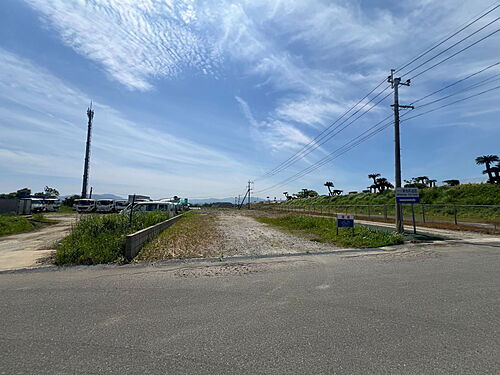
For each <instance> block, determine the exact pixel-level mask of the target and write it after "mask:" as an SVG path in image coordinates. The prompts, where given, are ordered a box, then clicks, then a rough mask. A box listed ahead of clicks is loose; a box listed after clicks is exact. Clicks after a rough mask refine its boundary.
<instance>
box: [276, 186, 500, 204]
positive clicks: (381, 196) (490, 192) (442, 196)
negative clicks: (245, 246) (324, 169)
mask: <svg viewBox="0 0 500 375" xmlns="http://www.w3.org/2000/svg"><path fill="white" fill-rule="evenodd" d="M420 201H421V203H431V204H496V205H500V185H492V184H467V185H459V186H437V187H434V188H427V189H421V190H420ZM392 203H394V191H393V190H388V191H385V192H383V193H377V194H372V193H357V194H349V195H340V196H335V197H329V196H325V195H320V196H318V197H314V198H304V199H294V200H291V201H288V202H284V203H282V204H283V205H290V206H336V205H356V204H359V205H363V204H392Z"/></svg>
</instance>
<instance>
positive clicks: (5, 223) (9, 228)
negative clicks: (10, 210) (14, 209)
mask: <svg viewBox="0 0 500 375" xmlns="http://www.w3.org/2000/svg"><path fill="white" fill-rule="evenodd" d="M32 229H34V225H33V224H32V223H30V222H29V220H27V219H26V218H25V217H23V216H18V215H0V236H4V235H7V234H13V233H20V232H27V231H29V230H32Z"/></svg>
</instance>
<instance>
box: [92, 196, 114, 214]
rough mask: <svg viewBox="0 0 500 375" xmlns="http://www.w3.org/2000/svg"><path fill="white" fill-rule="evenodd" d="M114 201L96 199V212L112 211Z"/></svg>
mask: <svg viewBox="0 0 500 375" xmlns="http://www.w3.org/2000/svg"><path fill="white" fill-rule="evenodd" d="M114 207H115V206H114V202H113V200H112V199H98V200H97V201H96V211H97V212H113V210H114Z"/></svg>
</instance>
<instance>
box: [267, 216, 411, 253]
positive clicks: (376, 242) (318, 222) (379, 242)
mask: <svg viewBox="0 0 500 375" xmlns="http://www.w3.org/2000/svg"><path fill="white" fill-rule="evenodd" d="M258 220H259V221H260V222H262V223H266V224H271V225H273V226H276V227H278V228H281V229H285V230H288V231H291V232H294V233H297V234H308V235H313V237H314V238H313V239H314V240H316V241H319V242H330V243H333V244H335V245H339V246H344V247H354V248H368V247H380V246H388V245H397V244H401V243H403V242H404V241H403V237H402V236H401V235H399V234H396V233H393V232H387V231H383V230H377V229H371V228H367V227H364V226H356V228H355V231H354V234H353V233H352V230H351V229H348V228H341V229H339V234H338V235H337V224H336V220H333V219H331V218H325V217H313V216H298V215H287V216H283V217H277V218H269V217H261V218H258Z"/></svg>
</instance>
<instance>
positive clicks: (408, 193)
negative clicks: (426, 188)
mask: <svg viewBox="0 0 500 375" xmlns="http://www.w3.org/2000/svg"><path fill="white" fill-rule="evenodd" d="M396 201H397V202H398V203H418V202H420V195H419V193H418V188H396Z"/></svg>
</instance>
